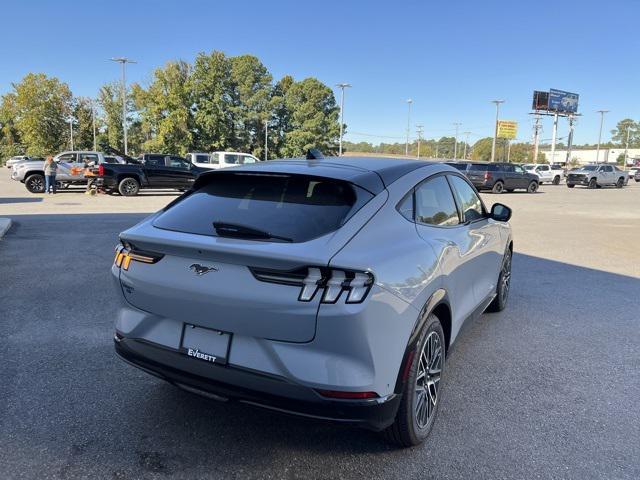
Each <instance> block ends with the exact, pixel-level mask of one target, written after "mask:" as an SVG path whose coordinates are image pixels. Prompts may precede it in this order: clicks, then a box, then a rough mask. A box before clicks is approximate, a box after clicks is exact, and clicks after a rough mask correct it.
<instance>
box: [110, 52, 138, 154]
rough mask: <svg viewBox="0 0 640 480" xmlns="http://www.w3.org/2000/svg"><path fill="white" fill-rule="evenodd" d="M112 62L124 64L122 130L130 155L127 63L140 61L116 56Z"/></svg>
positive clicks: (126, 152)
mask: <svg viewBox="0 0 640 480" xmlns="http://www.w3.org/2000/svg"><path fill="white" fill-rule="evenodd" d="M110 60H111V61H112V62H117V63H119V64H120V65H122V130H123V131H124V154H125V155H128V154H129V152H128V151H127V79H126V66H127V63H138V62H136V61H135V60H130V59H128V58H126V57H114V58H111V59H110Z"/></svg>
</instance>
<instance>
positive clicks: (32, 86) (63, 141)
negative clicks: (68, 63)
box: [3, 73, 72, 156]
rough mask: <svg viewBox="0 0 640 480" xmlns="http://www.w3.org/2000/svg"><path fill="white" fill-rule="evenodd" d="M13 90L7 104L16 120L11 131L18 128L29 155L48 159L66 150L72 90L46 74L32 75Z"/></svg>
mask: <svg viewBox="0 0 640 480" xmlns="http://www.w3.org/2000/svg"><path fill="white" fill-rule="evenodd" d="M12 86H13V92H12V95H11V96H9V97H8V99H7V100H6V101H7V102H9V103H10V104H11V105H10V108H9V110H8V111H10V114H11V115H12V116H13V119H12V121H11V122H10V123H12V124H13V126H12V127H10V129H12V128H15V131H16V132H17V134H18V135H19V138H20V141H21V142H22V143H23V144H24V145H25V147H26V148H25V151H26V153H27V154H29V155H39V156H42V155H48V154H53V153H57V152H59V151H60V150H61V149H63V148H64V147H65V146H67V145H68V141H69V136H70V134H69V125H68V119H69V116H70V114H71V108H72V95H71V90H69V86H68V85H67V84H66V83H62V82H60V80H58V79H57V78H54V77H47V76H46V75H45V74H43V73H29V74H28V75H26V76H25V77H24V78H23V79H22V81H21V82H20V83H15V84H12ZM6 97H7V96H5V97H3V98H6ZM4 101H5V100H4V99H3V103H4ZM3 129H4V128H3Z"/></svg>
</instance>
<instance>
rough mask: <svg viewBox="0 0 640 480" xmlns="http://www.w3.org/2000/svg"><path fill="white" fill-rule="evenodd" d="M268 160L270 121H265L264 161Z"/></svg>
mask: <svg viewBox="0 0 640 480" xmlns="http://www.w3.org/2000/svg"><path fill="white" fill-rule="evenodd" d="M341 125H342V123H341ZM340 155H342V134H341V135H340ZM267 160H269V120H265V121H264V161H265V162H266V161H267Z"/></svg>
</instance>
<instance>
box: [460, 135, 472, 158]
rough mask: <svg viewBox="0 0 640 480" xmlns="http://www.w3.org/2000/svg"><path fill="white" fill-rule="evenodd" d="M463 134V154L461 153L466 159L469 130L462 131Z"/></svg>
mask: <svg viewBox="0 0 640 480" xmlns="http://www.w3.org/2000/svg"><path fill="white" fill-rule="evenodd" d="M464 135H465V141H464V155H462V159H463V160H466V159H467V145H469V135H471V132H464Z"/></svg>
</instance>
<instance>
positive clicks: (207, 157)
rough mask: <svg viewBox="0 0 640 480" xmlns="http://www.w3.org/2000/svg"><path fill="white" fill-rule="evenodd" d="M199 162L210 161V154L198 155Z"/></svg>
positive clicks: (197, 160)
mask: <svg viewBox="0 0 640 480" xmlns="http://www.w3.org/2000/svg"><path fill="white" fill-rule="evenodd" d="M196 162H197V163H209V155H196Z"/></svg>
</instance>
